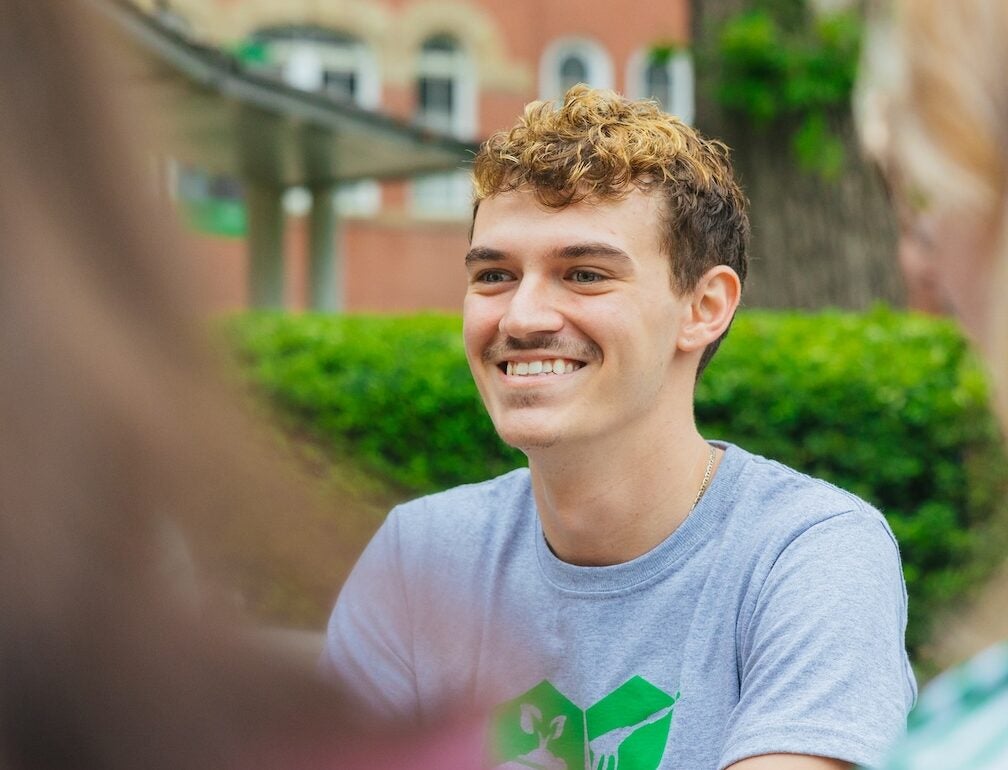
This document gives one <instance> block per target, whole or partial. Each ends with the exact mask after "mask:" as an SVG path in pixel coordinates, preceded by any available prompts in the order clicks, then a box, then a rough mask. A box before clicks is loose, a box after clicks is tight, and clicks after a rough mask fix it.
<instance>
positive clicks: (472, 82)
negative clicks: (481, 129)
mask: <svg viewBox="0 0 1008 770" xmlns="http://www.w3.org/2000/svg"><path fill="white" fill-rule="evenodd" d="M453 39H454V40H455V43H456V45H457V46H458V47H457V48H456V49H455V50H454V51H452V52H448V51H424V50H423V47H422V44H421V50H420V51H419V52H418V54H417V68H416V79H417V80H419V79H420V78H421V77H423V76H425V75H433V76H435V77H444V78H450V79H451V80H452V81H454V83H455V97H456V98H455V105H454V107H455V110H454V113H453V114H452V120H451V133H452V135H453V136H455V138H457V139H472V138H474V137H475V136H476V75H475V71H474V70H475V68H474V67H473V66H472V61H471V58H470V56H469V52H468V51H467V50H466V47H465V45H464V44H463V43H462V41H461V40H459V39H458V38H454V37H453Z"/></svg>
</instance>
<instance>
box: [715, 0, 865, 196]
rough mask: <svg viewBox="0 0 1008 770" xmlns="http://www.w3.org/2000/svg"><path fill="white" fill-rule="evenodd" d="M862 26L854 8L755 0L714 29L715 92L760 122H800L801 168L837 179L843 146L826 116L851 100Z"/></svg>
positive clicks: (798, 150) (797, 131)
mask: <svg viewBox="0 0 1008 770" xmlns="http://www.w3.org/2000/svg"><path fill="white" fill-rule="evenodd" d="M861 27H862V25H861V20H860V18H859V17H858V15H857V14H856V12H854V11H846V12H840V13H834V14H828V15H820V14H816V13H813V12H812V11H811V10H810V9H809V8H808V6H807V4H806V2H804V0H784V1H782V0H762V1H760V0H752V2H751V3H750V4H749V7H748V8H747V9H746V10H744V11H743V12H741V13H739V14H737V15H735V16H732V17H731V18H729V19H728V20H727V21H726V22H725V23H724V25H723V26H722V27H721V29H720V30H719V32H718V34H717V35H716V40H715V43H714V51H713V56H711V57H710V58H711V59H712V63H713V65H714V70H715V73H716V77H715V86H714V88H715V92H714V97H715V98H716V99H717V101H718V102H719V103H720V104H721V105H722V106H724V107H725V108H727V109H728V110H730V111H733V112H735V113H738V114H740V115H742V116H743V117H745V118H747V119H748V120H749V121H751V122H752V123H753V124H754V125H755V126H756V127H758V128H766V127H768V126H770V125H771V124H777V123H780V122H784V121H786V122H789V123H791V124H793V125H797V128H796V129H795V130H794V132H793V134H792V144H793V149H794V151H795V154H796V156H797V157H798V160H799V162H800V163H801V165H802V167H803V168H806V169H808V170H811V171H815V172H818V173H819V174H821V175H822V176H824V177H826V178H835V177H836V175H837V174H838V173H839V171H840V168H841V166H842V163H843V145H842V143H841V142H840V140H839V139H838V138H837V137H836V136H835V135H834V134H833V133H832V132H831V131H830V130H829V128H828V125H829V123H828V119H829V117H830V116H831V115H833V114H836V113H837V112H839V111H841V110H846V109H847V107H848V104H849V103H850V96H851V91H852V89H853V86H854V80H855V76H856V70H857V61H858V57H859V51H860V43H861Z"/></svg>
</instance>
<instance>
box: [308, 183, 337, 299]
mask: <svg viewBox="0 0 1008 770" xmlns="http://www.w3.org/2000/svg"><path fill="white" fill-rule="evenodd" d="M309 189H310V190H311V194H312V205H311V211H309V213H308V289H309V298H310V302H311V309H312V310H317V311H320V312H327V313H334V312H338V311H340V310H342V309H343V260H342V254H340V251H339V250H340V238H339V221H338V217H337V214H336V208H335V200H334V194H335V192H336V186H335V185H334V184H332V183H331V182H327V183H322V184H314V185H312V186H311V187H310V188H309Z"/></svg>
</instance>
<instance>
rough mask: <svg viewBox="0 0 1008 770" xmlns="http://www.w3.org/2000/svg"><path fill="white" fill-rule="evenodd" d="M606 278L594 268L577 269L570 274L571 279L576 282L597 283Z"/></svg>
mask: <svg viewBox="0 0 1008 770" xmlns="http://www.w3.org/2000/svg"><path fill="white" fill-rule="evenodd" d="M604 278H605V276H604V275H602V274H601V273H596V272H595V271H594V270H575V271H573V272H572V273H571V274H570V279H571V280H572V281H574V283H597V282H598V281H601V280H603V279H604Z"/></svg>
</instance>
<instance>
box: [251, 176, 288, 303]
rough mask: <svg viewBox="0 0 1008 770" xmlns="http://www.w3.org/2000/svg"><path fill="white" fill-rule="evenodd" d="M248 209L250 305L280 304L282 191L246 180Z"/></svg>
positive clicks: (282, 283) (281, 300)
mask: <svg viewBox="0 0 1008 770" xmlns="http://www.w3.org/2000/svg"><path fill="white" fill-rule="evenodd" d="M245 206H246V209H247V211H248V250H249V265H248V267H249V269H248V298H249V307H252V308H282V307H283V305H284V296H283V295H284V292H283V289H284V258H283V231H284V212H283V201H282V191H281V190H280V188H279V187H277V186H276V185H273V184H269V183H268V182H262V181H258V180H251V179H249V180H246V182H245Z"/></svg>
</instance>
